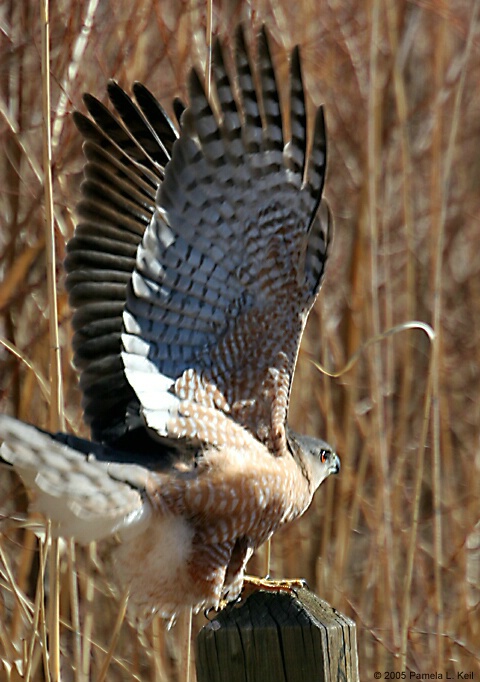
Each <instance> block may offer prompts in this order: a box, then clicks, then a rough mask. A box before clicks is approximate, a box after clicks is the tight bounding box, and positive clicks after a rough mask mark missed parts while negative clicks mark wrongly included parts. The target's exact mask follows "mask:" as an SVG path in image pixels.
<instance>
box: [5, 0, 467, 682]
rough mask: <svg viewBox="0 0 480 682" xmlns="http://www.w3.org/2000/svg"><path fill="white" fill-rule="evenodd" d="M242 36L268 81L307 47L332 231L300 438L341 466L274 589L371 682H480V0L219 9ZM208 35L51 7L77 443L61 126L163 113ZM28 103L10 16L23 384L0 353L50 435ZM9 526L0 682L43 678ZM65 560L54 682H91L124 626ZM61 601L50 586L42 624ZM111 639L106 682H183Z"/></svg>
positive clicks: (12, 275) (14, 386)
mask: <svg viewBox="0 0 480 682" xmlns="http://www.w3.org/2000/svg"><path fill="white" fill-rule="evenodd" d="M240 19H244V20H246V21H247V23H248V24H249V25H251V26H253V27H254V28H256V27H258V26H259V25H260V24H261V23H262V22H265V23H266V24H267V25H268V27H269V29H270V31H271V34H272V37H273V40H274V44H275V45H276V46H278V48H279V49H278V50H275V51H274V54H275V57H276V58H277V60H278V63H279V65H280V66H282V65H283V66H285V57H284V51H283V50H284V48H285V47H286V48H288V49H290V48H291V47H292V46H293V45H294V44H296V43H298V44H299V45H300V46H301V52H302V55H303V65H304V72H305V76H306V83H307V87H308V90H309V93H310V97H311V100H312V101H313V102H315V103H317V104H318V103H320V102H324V104H325V107H326V116H327V124H328V132H329V172H328V179H327V185H326V196H327V198H328V200H329V202H330V205H331V207H332V210H333V214H334V216H335V223H336V238H335V244H334V249H333V256H332V259H331V263H330V268H329V271H328V276H327V282H326V284H325V286H324V288H323V293H322V296H321V298H320V300H319V302H318V304H317V305H316V308H315V310H314V311H313V313H312V316H311V319H310V322H309V325H308V329H307V333H306V337H305V340H304V344H303V347H302V352H301V356H300V361H299V367H298V372H297V378H296V383H295V390H294V400H293V404H292V407H291V411H290V421H291V423H292V425H293V426H294V427H295V428H297V429H298V430H303V431H308V432H310V433H312V434H317V435H324V436H326V438H327V439H328V440H329V441H330V442H332V443H334V444H335V446H336V448H337V451H338V452H339V454H340V456H341V458H342V465H343V466H342V471H341V474H340V476H338V477H336V478H335V480H331V479H330V480H329V481H327V483H326V484H324V485H323V486H322V488H321V490H320V491H319V493H318V494H317V496H316V499H315V501H314V504H313V505H312V508H311V510H310V511H309V513H308V514H307V515H306V517H304V519H302V520H301V521H300V522H299V523H297V524H296V525H295V526H292V527H291V528H288V529H285V530H284V531H283V532H282V533H280V534H279V535H278V536H277V537H276V538H275V540H274V543H273V574H274V575H275V576H277V577H278V576H290V577H292V576H297V575H301V576H304V577H306V578H307V580H308V582H309V584H310V586H311V587H312V588H313V589H315V591H316V592H317V593H318V594H320V595H321V596H322V597H323V598H325V599H327V600H328V601H329V602H330V603H331V604H332V605H334V606H335V607H336V608H337V609H339V610H341V611H343V612H344V613H345V614H347V615H349V616H351V617H352V618H353V619H354V620H355V621H356V623H357V627H358V640H359V657H360V671H361V679H362V680H365V681H367V680H371V679H373V671H374V670H401V669H406V670H407V671H408V670H412V671H416V672H421V673H429V672H430V673H433V672H438V673H443V674H444V675H445V672H446V671H450V672H451V673H452V674H453V672H456V671H465V672H469V671H474V673H475V675H476V677H475V678H474V679H480V588H479V580H480V525H479V524H480V502H479V499H480V484H479V480H480V455H479V445H480V443H479V427H478V425H479V418H480V395H479V388H480V381H479V379H480V376H479V375H480V343H479V341H480V87H479V83H480V58H479V56H480V18H479V2H477V1H474V0H456V1H455V2H447V1H446V0H445V1H442V0H411V1H410V2H407V1H406V0H371V1H370V2H368V1H366V0H364V1H362V0H354V1H352V2H347V1H346V0H343V1H342V0H316V1H315V0H301V1H298V2H292V1H291V0H277V1H273V0H272V1H271V2H269V1H268V0H258V1H256V0H251V2H248V3H247V2H242V1H241V0H240V1H239V2H235V0H222V1H221V2H220V1H218V2H215V3H214V8H213V26H214V32H217V31H221V32H222V33H224V34H226V35H232V28H233V26H234V25H235V24H236V23H237V22H238V20H240ZM205 26H206V20H205V2H204V0H188V1H187V0H184V1H183V2H179V1H178V0H165V1H156V2H155V1H151V0H128V1H127V0H90V2H86V1H84V0H82V1H81V2H76V1H74V0H57V2H55V3H52V7H51V17H50V29H51V64H50V71H51V89H52V90H51V103H52V169H53V197H54V211H55V244H56V255H57V259H58V263H59V265H58V268H57V270H58V272H57V274H58V311H59V327H60V343H61V349H62V355H61V363H62V375H63V381H64V384H63V385H64V406H65V417H66V421H67V428H68V429H70V430H73V431H75V432H76V433H83V434H85V428H84V427H83V426H82V422H81V410H80V407H79V404H80V396H79V393H78V390H77V388H76V377H75V373H74V371H73V370H72V368H71V365H70V350H69V340H70V334H71V332H70V327H69V316H70V312H69V309H68V305H67V301H66V295H65V292H64V289H63V274H62V269H61V261H62V258H63V256H64V250H65V242H66V240H67V239H68V238H69V237H70V236H71V234H72V231H73V228H74V207H75V203H76V201H77V200H78V198H79V185H80V182H81V177H82V176H81V171H82V163H83V160H82V153H81V141H80V137H79V134H78V133H77V132H76V130H75V128H74V126H73V123H72V119H71V116H70V112H71V111H72V110H73V109H74V108H80V109H82V101H81V94H82V92H84V91H91V92H93V93H94V94H96V95H97V96H99V97H100V98H102V97H103V93H104V92H105V86H106V82H107V79H108V78H111V77H114V78H115V79H116V80H118V81H119V82H120V84H121V85H123V86H125V87H128V86H129V84H130V83H131V82H132V81H134V80H141V81H144V82H145V83H146V85H147V86H148V87H149V88H150V89H151V90H152V91H153V92H154V93H155V94H157V95H158V97H159V99H160V100H161V101H162V103H163V104H164V105H165V106H166V107H167V108H168V107H169V103H170V102H171V100H172V98H173V97H174V96H176V95H180V96H182V97H185V96H186V93H185V87H184V83H185V76H186V72H187V70H188V68H189V67H190V65H191V64H192V63H197V64H198V63H204V61H205ZM277 53H278V54H277ZM285 85H286V84H285ZM41 91H42V77H41V16H40V3H39V2H33V1H32V0H2V2H1V3H0V150H1V152H0V335H1V336H2V337H4V338H5V339H7V340H8V341H9V342H10V343H11V344H13V346H14V347H15V348H16V349H18V353H19V354H22V355H23V356H24V358H25V359H26V360H28V362H29V363H31V365H32V366H33V370H32V369H30V368H28V367H27V366H26V364H25V362H24V361H22V360H20V359H19V358H18V357H17V356H15V355H14V354H12V352H10V351H9V350H7V349H5V348H4V347H0V411H2V412H8V413H10V414H14V415H16V416H18V417H20V418H21V419H25V420H27V421H30V422H33V423H34V424H37V425H40V426H46V425H47V424H48V400H47V398H46V395H45V391H44V390H42V388H41V382H40V381H39V377H44V378H45V381H46V382H47V387H48V380H47V377H48V373H49V367H48V363H49V326H48V318H49V306H48V294H47V287H46V275H45V272H46V263H45V226H44V222H45V218H44V215H45V211H44V199H43V193H44V187H43V162H42V135H43V124H42V108H41ZM285 92H287V90H286V87H285ZM415 319H417V320H422V321H424V322H426V323H428V324H430V325H431V326H432V327H433V328H434V330H435V334H436V337H435V341H434V343H433V344H432V342H431V341H430V340H429V338H428V336H427V334H425V333H424V332H423V331H420V330H409V331H401V332H399V333H397V334H395V335H392V336H389V337H388V338H387V339H385V340H383V341H382V342H381V343H379V344H375V345H373V346H369V348H368V349H367V350H365V352H363V353H362V354H361V356H360V359H359V361H358V362H357V363H356V364H355V365H354V367H353V368H352V369H351V370H350V371H348V372H347V373H346V374H344V375H343V376H342V377H341V378H338V379H333V378H328V377H325V376H323V375H321V374H320V373H319V372H318V371H317V370H316V369H315V368H314V367H313V365H312V363H311V362H310V361H311V360H316V361H318V362H321V363H322V364H323V365H325V366H327V367H328V368H330V369H332V370H333V369H339V368H341V367H342V366H343V365H344V364H345V362H346V361H347V359H348V358H349V357H350V356H351V355H352V354H353V353H354V352H355V350H356V349H357V348H358V347H359V346H360V345H361V344H362V343H365V342H366V341H367V340H368V339H370V338H372V337H374V336H375V335H377V334H378V333H379V332H381V331H384V330H387V329H389V328H391V327H392V326H395V325H399V324H401V323H404V322H407V321H411V320H415ZM7 478H8V479H9V475H7V473H6V472H5V471H1V478H0V496H3V499H2V500H0V503H1V502H3V506H4V508H6V509H12V507H13V505H15V508H16V509H17V510H18V509H19V502H22V500H21V498H20V500H19V499H16V500H15V501H12V499H11V497H10V496H8V493H7V492H6V490H7V486H5V485H4V484H5V482H6V481H7ZM2 485H3V492H2ZM2 528H3V530H4V535H3V536H0V679H1V680H4V679H5V680H7V679H18V678H17V672H16V670H17V669H18V670H21V669H22V667H23V669H25V667H26V666H27V665H30V666H31V675H32V677H31V679H33V680H42V679H44V677H43V675H44V673H43V672H42V668H43V659H44V658H45V654H44V646H43V645H44V640H45V637H46V635H45V627H44V621H45V617H44V614H43V612H42V610H41V608H42V606H41V605H42V596H43V595H42V592H41V590H40V587H39V583H38V582H37V576H38V572H39V567H40V568H41V567H42V565H43V564H42V562H43V554H42V553H41V552H40V550H41V549H42V548H41V547H39V545H38V543H37V541H36V540H35V539H34V537H33V535H32V534H31V533H30V532H29V531H25V530H24V529H21V528H18V527H16V526H15V525H14V524H12V523H10V522H9V523H8V524H7V523H4V524H3V525H2ZM60 550H61V551H60V554H61V561H60V569H59V571H58V577H59V589H60V618H61V621H60V644H59V647H57V650H59V651H60V660H61V666H62V670H63V674H64V679H66V680H70V679H74V680H77V681H78V680H82V681H84V680H88V679H99V677H98V676H99V671H100V670H101V669H102V665H104V664H105V660H106V653H105V652H106V651H107V650H108V648H109V646H110V643H111V639H112V632H113V629H114V623H115V619H116V614H117V612H118V604H117V602H116V601H115V600H114V598H113V597H112V596H111V595H109V591H108V590H109V588H108V581H107V580H106V579H105V576H104V575H103V573H102V567H101V566H98V564H97V562H96V557H95V551H94V548H90V550H89V551H86V550H81V549H77V550H76V554H75V553H74V551H73V548H72V547H69V546H67V547H63V546H61V547H60ZM257 561H258V560H257ZM48 567H49V564H48V561H47V573H48ZM50 573H51V571H50ZM52 589H54V588H53V584H52V582H50V583H49V582H48V581H47V582H46V587H45V591H46V597H45V600H46V601H47V603H48V595H49V593H51V590H52ZM36 597H37V598H36ZM35 606H37V610H36V608H35ZM38 608H40V613H38ZM37 617H38V619H39V626H38V629H37V630H36V629H35V628H34V627H33V625H32V624H35V620H36V618H37ZM201 622H202V621H201V619H200V620H199V621H198V623H197V624H196V627H198V625H199V624H201ZM118 636H119V641H118V644H117V646H116V648H115V649H114V653H113V658H112V660H111V661H110V663H109V667H108V672H107V677H106V679H108V680H131V679H137V680H154V679H155V680H171V679H172V680H173V679H176V677H175V672H174V671H175V670H176V668H177V659H178V658H179V656H181V654H180V653H179V652H180V649H179V648H178V639H179V637H178V631H176V630H175V629H174V630H173V632H172V633H170V634H169V635H167V637H164V636H163V630H162V626H161V624H160V623H158V622H155V623H154V624H153V625H152V626H150V627H149V628H147V629H146V630H145V631H136V630H135V629H133V628H132V627H131V626H130V625H128V623H123V625H122V626H121V628H120V630H119V633H118ZM51 643H52V640H51ZM42 652H43V653H42ZM28 662H29V663H28ZM407 674H408V673H407ZM10 675H11V678H10Z"/></svg>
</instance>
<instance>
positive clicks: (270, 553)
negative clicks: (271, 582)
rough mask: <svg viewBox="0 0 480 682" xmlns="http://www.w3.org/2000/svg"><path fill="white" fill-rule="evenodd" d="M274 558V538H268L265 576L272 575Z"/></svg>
mask: <svg viewBox="0 0 480 682" xmlns="http://www.w3.org/2000/svg"><path fill="white" fill-rule="evenodd" d="M271 558H272V540H271V538H268V540H267V542H266V543H265V570H264V572H263V574H264V576H265V577H266V578H268V576H269V575H270V561H271Z"/></svg>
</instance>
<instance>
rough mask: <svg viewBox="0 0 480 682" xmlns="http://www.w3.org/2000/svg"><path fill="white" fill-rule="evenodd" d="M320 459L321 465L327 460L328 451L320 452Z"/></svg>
mask: <svg viewBox="0 0 480 682" xmlns="http://www.w3.org/2000/svg"><path fill="white" fill-rule="evenodd" d="M320 459H321V461H322V464H325V462H326V461H327V459H328V450H320Z"/></svg>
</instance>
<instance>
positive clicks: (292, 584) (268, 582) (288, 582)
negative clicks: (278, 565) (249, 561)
mask: <svg viewBox="0 0 480 682" xmlns="http://www.w3.org/2000/svg"><path fill="white" fill-rule="evenodd" d="M271 542H272V541H271V539H270V538H269V539H268V540H267V541H266V543H265V564H264V576H265V577H264V578H259V577H257V576H254V575H246V576H244V579H243V590H242V597H244V596H245V594H246V593H247V594H249V593H251V592H255V591H257V590H265V591H267V592H278V591H284V592H295V589H300V588H302V587H308V585H307V581H306V580H304V579H303V578H293V579H283V580H273V579H272V578H270V560H271V556H272V547H271Z"/></svg>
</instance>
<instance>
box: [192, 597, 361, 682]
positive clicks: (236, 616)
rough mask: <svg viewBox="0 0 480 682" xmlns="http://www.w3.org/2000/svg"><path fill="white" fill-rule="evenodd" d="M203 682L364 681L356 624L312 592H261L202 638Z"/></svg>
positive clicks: (200, 668)
mask: <svg viewBox="0 0 480 682" xmlns="http://www.w3.org/2000/svg"><path fill="white" fill-rule="evenodd" d="M196 665H197V680H198V682H227V681H228V682H338V681H339V680H342V681H343V682H359V679H360V678H359V675H358V655H357V635H356V626H355V623H354V622H353V621H352V620H350V619H349V618H347V617H346V616H343V615H342V614H341V613H338V611H336V610H335V609H333V608H332V607H331V606H330V605H329V604H327V602H325V601H323V600H322V599H319V598H318V597H317V596H315V595H314V594H313V593H312V592H310V591H309V590H308V589H306V588H300V589H298V590H295V593H294V592H285V591H278V592H277V591H274V592H266V591H263V590H259V591H257V592H254V593H253V594H251V595H250V596H249V597H248V598H247V599H246V600H245V601H242V602H241V603H240V604H239V605H237V606H229V607H227V608H226V609H224V610H223V611H220V613H219V614H218V615H217V616H216V617H215V618H214V619H213V620H212V621H211V622H210V623H208V625H206V626H205V627H204V628H202V630H201V631H200V633H199V635H198V637H197V653H196Z"/></svg>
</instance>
